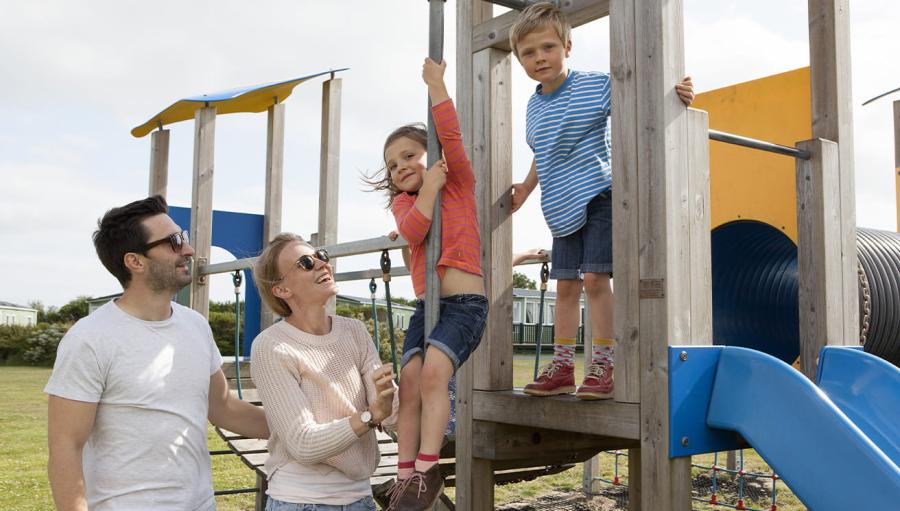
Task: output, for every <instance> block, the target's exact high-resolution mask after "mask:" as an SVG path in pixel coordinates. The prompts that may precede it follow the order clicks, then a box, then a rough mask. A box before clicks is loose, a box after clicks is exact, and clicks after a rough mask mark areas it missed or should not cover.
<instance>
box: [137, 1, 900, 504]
mask: <svg viewBox="0 0 900 511" xmlns="http://www.w3.org/2000/svg"><path fill="white" fill-rule="evenodd" d="M430 3H431V5H432V13H433V16H442V13H441V11H440V10H441V9H443V0H431V2H430ZM493 3H496V4H501V5H505V6H507V7H513V8H514V9H516V8H523V7H524V6H526V5H527V4H528V3H530V2H526V1H496V2H493ZM558 4H559V6H560V8H561V9H562V10H563V11H564V12H565V13H566V15H567V17H568V19H569V21H570V23H571V24H572V26H573V27H577V26H580V25H583V24H585V23H589V22H591V21H594V20H597V19H599V18H602V17H606V16H609V18H610V52H611V71H612V72H611V74H612V78H613V99H612V101H613V112H615V115H613V118H612V123H611V126H612V141H613V153H614V154H615V156H614V158H613V175H614V176H615V178H614V180H613V195H612V196H613V198H614V201H613V202H614V206H613V207H614V210H613V216H614V218H615V225H614V236H613V237H614V244H613V250H614V261H615V262H614V275H615V302H616V305H615V332H616V340H617V348H616V360H615V366H616V392H615V399H611V400H607V401H593V402H583V401H578V400H576V399H575V398H574V397H572V396H557V397H549V398H534V397H529V396H526V395H524V394H523V393H522V392H521V391H520V390H517V389H514V388H513V364H512V358H513V339H512V331H511V326H510V325H511V324H512V273H513V272H512V236H513V228H512V227H513V225H512V222H513V220H512V216H511V213H510V187H511V185H512V182H513V181H512V150H511V147H512V144H513V140H512V115H511V113H512V109H513V108H524V105H518V106H517V105H512V104H511V92H510V87H511V81H512V79H511V67H512V66H513V58H514V56H513V55H512V54H511V52H510V48H509V41H508V35H509V29H510V26H511V25H512V23H513V22H514V20H515V18H516V16H517V15H518V13H517V12H516V11H515V10H513V11H510V12H507V13H505V14H502V15H500V16H496V17H494V16H493V15H492V12H493V11H492V7H493V5H492V3H490V2H485V1H481V0H457V2H456V20H457V27H456V34H457V40H456V72H457V76H456V83H457V92H456V94H455V100H456V104H457V109H458V112H459V116H460V122H461V125H462V128H463V139H464V141H465V143H466V148H467V151H468V154H469V155H470V158H471V160H472V163H473V167H474V168H475V169H476V173H478V179H479V180H480V182H481V183H482V186H480V187H479V188H478V193H479V197H478V203H479V218H480V220H481V224H482V225H481V237H482V243H483V259H482V268H483V271H484V273H485V282H486V289H487V295H488V300H489V304H490V313H489V318H488V324H487V328H486V330H485V334H484V337H483V340H482V343H481V346H480V348H479V349H478V351H477V352H476V353H475V355H474V356H473V357H472V360H471V361H470V362H469V363H468V364H466V365H464V366H463V367H462V368H461V369H460V371H459V373H458V375H457V378H458V379H457V405H456V406H457V408H456V414H457V427H456V442H455V446H456V452H455V464H456V467H455V480H456V502H455V506H456V508H457V509H461V510H487V509H493V502H494V482H495V479H494V474H495V470H496V469H498V468H501V467H512V466H516V465H517V464H520V465H521V464H528V463H531V464H532V465H528V466H533V464H534V463H535V462H540V463H542V464H546V465H552V464H557V463H563V462H565V463H570V462H573V461H584V460H588V459H590V458H591V457H592V456H594V455H595V454H596V453H597V452H599V451H601V450H605V449H629V454H630V455H629V458H628V459H629V473H630V474H631V485H630V487H629V492H630V493H629V495H630V507H631V509H635V510H638V509H643V510H660V509H665V510H672V511H679V510H688V509H691V483H690V479H691V458H690V457H689V456H687V457H675V458H673V457H670V454H669V445H670V424H669V420H670V410H669V407H670V402H669V391H670V389H669V380H668V374H669V367H668V364H669V347H670V346H673V345H709V344H712V306H711V270H710V197H709V139H710V136H711V133H710V131H709V128H708V119H707V115H706V113H705V112H703V111H699V110H693V109H685V108H684V106H683V105H682V104H681V102H680V101H679V100H678V99H677V97H676V94H675V92H674V91H673V90H672V84H674V83H676V82H677V81H678V80H679V79H680V78H681V77H682V76H683V75H684V28H683V19H682V18H683V1H682V0H561V1H559V2H558ZM848 17H849V13H848V0H810V1H809V41H810V67H811V81H810V82H811V98H812V126H811V129H812V139H811V140H805V141H798V142H797V144H796V147H795V148H784V147H782V146H777V147H776V146H774V145H773V144H765V143H762V142H759V141H752V140H751V141H749V142H747V140H746V139H740V137H733V136H728V135H727V134H713V135H714V136H718V138H717V139H718V140H723V141H728V142H732V143H744V144H745V145H751V146H753V147H756V148H761V149H765V150H774V149H777V148H778V147H780V148H781V149H780V150H779V151H778V152H781V153H783V154H787V155H789V156H792V157H794V158H795V159H796V184H797V220H798V232H799V243H798V250H799V254H798V257H799V275H800V339H801V364H802V370H803V372H804V373H805V374H806V375H807V376H809V377H811V378H812V377H814V374H815V368H816V357H817V354H818V352H819V349H820V348H821V347H822V346H825V345H845V344H854V343H856V340H857V339H858V337H859V331H858V325H859V317H858V315H859V312H858V303H857V292H856V286H857V262H856V245H855V240H856V214H855V199H854V173H853V135H852V118H851V115H852V112H851V104H850V52H849V35H848V32H849V29H848V25H849V19H848ZM323 74H327V73H323ZM307 78H311V77H307ZM301 81H302V80H301ZM297 83H299V82H297ZM278 85H280V84H278ZM294 85H296V84H294ZM291 87H292V86H291ZM341 88H342V82H341V79H340V78H337V77H336V76H335V75H334V73H333V72H332V73H330V77H329V78H328V79H327V80H326V81H325V82H324V83H323V89H322V142H321V166H320V168H321V171H320V172H321V173H320V187H319V198H320V201H319V216H318V232H317V233H316V236H315V239H314V240H313V242H314V243H315V244H316V245H319V246H324V247H326V248H327V249H328V252H329V254H330V255H331V256H332V257H334V258H336V259H340V258H341V257H345V256H351V255H358V254H365V253H378V252H381V251H382V250H385V249H391V250H393V249H399V248H401V247H403V246H404V245H405V243H404V242H403V241H402V240H398V241H390V240H388V239H387V238H386V237H379V238H373V239H367V240H359V241H352V242H345V243H338V242H337V240H338V236H337V217H338V213H339V205H338V201H337V197H338V193H337V190H338V172H339V161H340V160H339V152H340V112H341ZM286 94H287V95H289V94H290V89H287V90H286ZM286 94H284V93H283V92H282V93H281V94H271V90H267V91H264V93H261V94H260V95H259V98H258V103H254V104H253V106H252V107H247V108H248V109H247V110H243V111H263V110H265V111H267V115H268V137H267V158H266V192H265V193H266V200H265V227H264V238H265V240H268V239H271V237H272V236H274V235H275V234H277V233H278V232H280V230H281V204H282V186H281V184H282V176H283V172H284V161H283V150H284V103H283V100H284V98H285V97H286ZM273 97H274V99H272V98H273ZM896 111H898V110H897V109H896V108H895V112H896ZM191 112H192V115H193V118H194V123H195V129H194V135H195V136H194V161H193V193H192V201H191V202H192V203H191V231H190V234H191V237H192V238H191V239H192V241H193V243H194V248H195V251H196V255H195V265H194V271H195V280H194V283H193V285H192V289H191V306H192V307H193V308H194V309H195V310H197V311H199V312H200V313H202V314H206V313H207V312H208V304H209V286H208V283H207V279H208V276H209V275H212V274H217V273H225V272H232V271H235V270H240V269H243V270H245V269H248V268H250V267H251V266H252V264H253V263H254V259H252V258H251V259H240V260H237V261H234V262H230V263H220V264H210V263H209V254H210V249H211V232H212V210H213V205H212V187H213V175H214V171H213V168H214V164H213V144H214V138H215V120H216V114H217V113H222V112H217V106H216V103H215V102H213V101H209V102H203V101H198V102H197V104H196V105H195V106H194V107H193V108H192V109H191ZM898 118H900V117H898ZM151 122H152V121H151ZM168 122H174V121H164V120H161V119H159V120H157V122H156V123H154V124H155V125H158V127H159V128H160V129H159V130H157V131H154V132H153V133H152V136H151V159H150V162H151V163H150V187H149V191H150V193H151V194H154V193H160V194H163V195H165V191H166V181H167V180H166V176H167V172H168V170H167V169H168V147H169V131H168V130H166V129H163V127H162V126H163V124H166V123H168ZM150 129H153V128H152V127H151V128H150ZM148 131H149V130H148ZM754 144H755V145H754ZM898 158H900V157H898ZM898 179H900V178H898ZM898 186H900V185H898ZM898 221H900V220H898ZM398 274H402V273H398V272H394V275H398ZM381 276H382V273H381V270H375V269H373V270H369V271H356V272H345V273H336V276H335V277H336V280H359V279H369V278H372V277H377V278H380V277H381ZM432 288H433V287H432ZM264 316H265V319H264V320H263V322H262V324H263V327H265V326H266V325H268V324H270V322H271V314H270V313H264ZM585 337H586V339H589V338H590V336H587V335H586V336H585ZM588 466H590V465H588ZM587 477H590V475H589V474H588V475H586V478H587Z"/></svg>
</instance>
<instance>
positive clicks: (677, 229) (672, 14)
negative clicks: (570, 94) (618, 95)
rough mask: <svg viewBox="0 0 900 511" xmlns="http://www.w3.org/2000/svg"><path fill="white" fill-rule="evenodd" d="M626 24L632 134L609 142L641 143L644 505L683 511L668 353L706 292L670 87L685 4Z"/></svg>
mask: <svg viewBox="0 0 900 511" xmlns="http://www.w3.org/2000/svg"><path fill="white" fill-rule="evenodd" d="M620 23H624V24H625V30H624V32H625V38H626V39H628V40H630V39H632V38H633V39H634V44H635V53H634V54H635V55H640V58H636V59H635V71H636V72H635V74H634V80H633V84H631V86H630V87H627V88H626V87H623V89H624V90H623V93H624V95H625V97H624V99H625V101H624V103H625V105H626V108H627V105H631V104H632V102H636V105H637V108H636V117H635V119H636V121H637V129H636V138H632V137H634V136H633V135H631V134H630V133H629V132H625V133H618V132H614V133H613V134H612V138H613V140H615V139H616V137H617V136H621V137H627V138H625V139H620V140H621V142H624V143H629V142H630V141H631V140H635V141H636V152H637V183H636V186H637V204H636V211H637V216H638V220H637V232H635V233H632V235H633V236H636V239H637V240H638V243H639V247H640V248H639V251H638V258H637V259H636V260H631V261H624V262H625V263H626V264H636V266H637V268H638V272H639V281H638V290H637V292H638V310H634V311H630V312H631V313H632V316H633V317H637V318H639V319H638V330H637V337H638V342H639V345H640V413H641V462H640V465H641V469H640V470H641V489H642V495H641V506H642V508H643V509H647V510H650V509H667V510H672V511H684V510H689V509H691V494H690V488H691V487H690V471H691V461H690V457H684V458H674V459H672V458H669V402H668V395H669V382H668V347H669V345H670V344H678V343H690V342H691V334H692V328H691V311H692V301H691V296H692V293H698V292H702V291H703V289H702V285H701V283H698V282H693V281H692V280H691V264H690V258H691V253H690V249H691V242H690V213H689V212H690V209H689V207H688V203H689V200H688V195H689V189H690V187H689V183H690V179H689V170H688V165H689V164H690V161H691V157H690V156H689V155H690V154H691V150H692V144H693V143H694V141H692V140H688V136H689V135H688V134H689V133H690V131H691V130H690V128H689V124H690V123H689V119H688V115H687V113H686V111H685V107H684V105H683V104H682V103H681V101H680V100H679V99H678V95H677V94H676V92H675V89H674V86H675V84H676V83H677V82H678V81H680V80H681V78H682V76H683V75H684V72H683V70H684V42H683V39H684V28H683V10H682V2H681V1H680V0H670V1H666V0H647V1H646V2H641V3H637V4H635V6H634V25H633V27H634V28H633V30H629V25H628V23H627V20H625V21H624V22H623V21H620V20H614V21H612V22H611V26H612V25H618V24H620ZM629 33H630V34H631V35H628V34H629ZM618 64H619V62H617V64H616V65H618ZM613 108H614V109H615V108H616V105H614V106H613ZM626 115H627V114H626ZM704 139H705V137H704ZM704 143H706V141H705V140H704ZM613 160H614V161H615V158H614V159H613ZM613 194H614V196H615V192H613ZM616 200H617V203H618V201H619V200H621V199H616ZM617 209H618V210H621V209H622V207H621V205H619V207H618V208H617ZM615 215H616V210H614V211H613V217H614V218H615ZM617 221H618V220H617ZM626 286H627V283H626ZM616 291H617V292H618V289H617V290H616Z"/></svg>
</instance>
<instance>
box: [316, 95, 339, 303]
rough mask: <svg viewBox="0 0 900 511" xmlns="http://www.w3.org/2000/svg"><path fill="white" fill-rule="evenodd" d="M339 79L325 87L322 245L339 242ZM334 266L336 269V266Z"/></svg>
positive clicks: (320, 167)
mask: <svg viewBox="0 0 900 511" xmlns="http://www.w3.org/2000/svg"><path fill="white" fill-rule="evenodd" d="M342 83H343V82H342V81H341V79H340V78H332V79H330V80H327V81H326V82H325V83H323V84H322V149H321V158H320V160H319V232H318V239H317V243H318V244H319V245H333V244H335V243H337V225H338V200H339V194H338V186H339V184H340V151H341V85H342ZM331 264H332V266H334V267H335V270H336V269H337V266H336V263H334V262H332V263H331ZM327 309H328V312H329V313H330V314H334V310H335V298H334V297H332V298H331V300H329V301H328V305H327Z"/></svg>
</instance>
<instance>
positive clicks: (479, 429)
mask: <svg viewBox="0 0 900 511" xmlns="http://www.w3.org/2000/svg"><path fill="white" fill-rule="evenodd" d="M473 429H474V433H473V437H474V439H473V445H472V452H473V453H475V455H476V456H477V457H479V458H485V459H490V460H493V461H495V462H496V461H504V460H506V461H508V460H529V462H531V466H534V465H537V464H538V463H537V462H536V461H534V460H536V459H537V457H538V456H549V457H551V458H552V457H554V456H556V457H557V458H558V459H556V460H555V461H553V460H552V459H551V458H547V459H545V460H544V461H543V463H544V464H555V463H572V462H575V461H578V460H576V459H574V458H572V454H573V453H576V452H596V451H600V450H605V449H619V448H624V447H628V446H635V445H637V442H636V440H624V439H621V438H615V437H603V436H599V435H592V434H586V433H568V434H565V435H561V434H559V431H556V430H551V429H544V428H534V427H528V426H518V425H513V424H502V423H497V422H485V421H480V420H478V421H474V425H473ZM500 466H501V464H499V463H495V468H497V469H499V467H500Z"/></svg>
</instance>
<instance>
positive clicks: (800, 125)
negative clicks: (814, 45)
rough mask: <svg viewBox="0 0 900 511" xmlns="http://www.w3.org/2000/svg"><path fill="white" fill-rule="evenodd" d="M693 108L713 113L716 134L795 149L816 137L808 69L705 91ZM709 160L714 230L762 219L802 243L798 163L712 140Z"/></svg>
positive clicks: (786, 157)
mask: <svg viewBox="0 0 900 511" xmlns="http://www.w3.org/2000/svg"><path fill="white" fill-rule="evenodd" d="M692 106H693V107H695V108H699V109H702V110H706V111H707V112H709V127H710V129H714V130H719V131H725V132H728V133H734V134H735V135H743V136H745V137H750V138H756V139H760V140H765V141H768V142H774V143H776V144H781V145H786V146H791V147H793V146H794V144H795V143H797V142H799V141H801V140H808V139H810V138H812V119H811V115H812V114H811V113H810V93H809V68H808V67H806V68H802V69H797V70H794V71H788V72H786V73H781V74H777V75H773V76H769V77H766V78H760V79H758V80H753V81H750V82H744V83H739V84H736V85H732V86H729V87H724V88H721V89H716V90H712V91H709V92H704V93H703V94H699V95H698V96H697V99H696V100H695V101H694V104H693V105H692ZM709 161H710V196H711V213H712V215H711V216H712V226H711V227H712V228H713V229H715V228H716V227H718V226H720V225H722V224H725V223H728V222H733V221H735V220H757V221H760V222H764V223H767V224H769V225H772V226H773V227H775V228H777V229H780V230H782V231H783V232H784V233H785V234H786V235H787V236H788V237H790V238H791V239H792V240H794V242H795V243H796V241H797V210H796V183H795V178H794V175H795V172H796V170H795V162H794V158H791V157H790V156H782V155H777V154H772V153H767V152H763V151H758V150H755V149H749V148H745V147H739V146H734V145H730V144H725V143H722V142H713V141H710V150H709ZM898 179H900V178H898ZM898 186H900V184H898Z"/></svg>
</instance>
